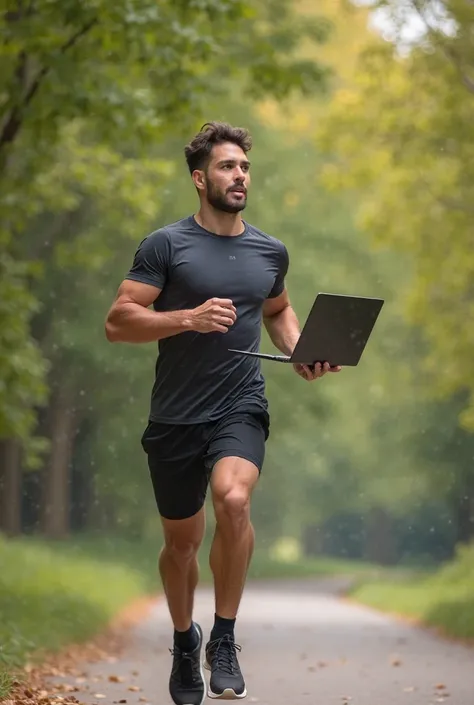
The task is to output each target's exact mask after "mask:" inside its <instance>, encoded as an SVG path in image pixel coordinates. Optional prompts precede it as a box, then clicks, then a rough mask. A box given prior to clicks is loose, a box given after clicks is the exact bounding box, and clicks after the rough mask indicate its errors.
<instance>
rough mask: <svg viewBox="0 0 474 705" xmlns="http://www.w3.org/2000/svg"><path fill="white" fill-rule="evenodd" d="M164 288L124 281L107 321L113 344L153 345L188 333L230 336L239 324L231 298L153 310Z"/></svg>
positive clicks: (107, 331) (109, 335) (107, 333)
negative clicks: (228, 331)
mask: <svg viewBox="0 0 474 705" xmlns="http://www.w3.org/2000/svg"><path fill="white" fill-rule="evenodd" d="M160 293H161V289H159V288H157V287H155V286H152V285H150V284H143V283H142V282H136V281H132V280H129V279H126V280H124V281H123V282H122V284H121V285H120V287H119V290H118V292H117V295H116V297H115V301H114V302H113V304H112V306H111V308H110V310H109V312H108V314H107V318H106V321H105V335H106V337H107V340H108V341H110V342H111V343H151V342H153V341H156V340H161V339H162V338H169V337H171V336H172V335H178V334H179V333H184V332H185V331H190V330H194V331H197V332H198V333H211V332H213V331H219V332H221V333H227V330H228V327H229V326H231V325H233V323H234V321H235V317H236V316H235V307H234V306H233V304H232V301H230V300H228V299H218V298H214V299H209V301H206V302H205V303H204V304H202V305H201V306H198V307H197V308H195V309H190V310H181V311H163V312H161V311H160V312H157V311H150V310H149V309H148V307H149V306H151V304H152V303H153V302H154V301H155V300H156V299H157V298H158V296H159V295H160Z"/></svg>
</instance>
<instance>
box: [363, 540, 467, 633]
mask: <svg viewBox="0 0 474 705" xmlns="http://www.w3.org/2000/svg"><path fill="white" fill-rule="evenodd" d="M473 581H474V545H470V546H462V547H459V548H458V550H457V554H456V558H455V560H454V561H452V562H450V563H447V564H446V565H445V566H443V567H442V568H441V569H440V570H439V571H438V572H437V573H435V574H434V575H428V576H427V577H423V578H421V579H420V578H416V579H413V578H409V579H407V580H404V581H396V582H395V581H393V579H383V580H377V581H372V580H369V581H365V580H364V579H362V580H361V581H358V585H357V587H355V588H354V590H353V591H352V596H353V597H355V598H356V599H357V600H358V601H360V602H363V603H365V604H367V605H370V606H371V607H376V608H378V609H382V610H386V611H388V612H393V613H398V614H402V615H406V616H409V617H415V618H417V619H420V620H421V621H422V622H423V623H424V624H427V625H429V626H433V627H437V628H440V629H441V630H442V632H443V633H444V634H446V635H449V636H454V637H461V638H469V639H471V638H473V637H474V600H473V596H472V585H473Z"/></svg>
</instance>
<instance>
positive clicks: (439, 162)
mask: <svg viewBox="0 0 474 705" xmlns="http://www.w3.org/2000/svg"><path fill="white" fill-rule="evenodd" d="M385 4H386V3H385ZM389 4H390V3H389ZM408 4H409V5H411V6H412V9H413V7H414V6H416V7H418V8H425V9H426V8H427V6H428V5H430V3H408ZM434 5H435V3H431V6H432V8H433V6H434ZM438 5H439V4H438ZM390 6H391V7H392V9H393V8H394V7H395V6H392V4H390ZM445 10H446V12H447V13H448V15H449V17H451V19H453V20H454V22H455V24H456V26H457V27H458V31H457V32H456V33H453V32H448V31H447V27H448V26H449V25H447V24H446V22H434V21H432V22H430V21H429V18H430V16H429V15H426V14H424V12H423V11H422V10H420V12H421V14H422V15H423V16H424V17H425V19H426V18H428V19H426V22H427V33H426V34H425V36H424V38H423V42H422V44H421V46H415V47H414V48H413V49H412V50H411V52H410V53H409V54H408V55H407V56H406V57H404V58H400V57H397V56H396V55H394V49H393V47H392V46H391V45H390V44H385V45H382V46H380V45H378V44H376V45H374V46H372V47H371V48H369V49H368V50H367V51H366V53H365V56H364V57H363V60H361V62H360V65H359V70H358V74H357V78H356V83H355V86H354V88H353V89H350V90H348V89H344V90H342V91H340V92H339V94H338V95H337V97H336V99H335V101H334V104H333V108H332V109H331V110H330V111H329V114H328V117H327V120H326V121H325V123H324V125H323V126H322V129H321V133H320V142H319V143H320V144H321V145H323V146H324V147H325V149H326V150H327V152H328V153H329V154H330V155H331V157H332V161H331V163H330V164H328V167H327V169H326V174H325V183H326V184H328V185H330V186H331V187H333V188H338V189H339V188H341V187H344V188H349V189H351V190H353V192H354V193H356V194H357V196H358V198H359V199H360V207H359V208H358V223H359V225H360V227H361V229H362V230H363V231H365V232H367V233H368V234H369V236H370V238H371V241H372V242H373V243H374V244H376V245H377V246H379V247H385V248H386V247H389V248H391V249H392V250H395V249H396V250H398V251H402V252H404V253H409V254H410V255H411V256H412V258H413V263H414V268H413V277H414V279H413V283H412V285H411V286H410V287H409V288H408V289H407V290H406V292H405V304H406V305H405V314H406V317H407V320H408V321H409V322H410V323H412V324H414V325H416V326H419V328H420V329H421V330H422V331H423V334H424V339H425V341H426V343H427V345H426V346H425V348H424V365H425V371H426V372H427V373H429V374H430V381H431V384H430V388H429V389H430V392H431V393H432V394H435V395H437V396H438V398H440V397H444V398H447V397H449V396H450V395H451V394H454V393H456V392H458V391H460V390H463V389H468V390H469V391H470V393H471V401H470V402H469V403H468V405H467V407H466V409H465V410H464V412H463V414H462V415H461V419H462V422H463V423H464V424H465V425H466V427H467V428H471V429H472V428H474V425H473V420H472V417H473V412H472V408H473V407H472V394H473V392H474V378H473V376H472V369H473V367H472V364H471V360H472V346H473V339H472V327H471V326H468V325H466V321H469V320H470V319H471V317H472V291H471V288H472V287H471V282H472V276H473V267H474V259H473V257H472V247H471V221H472V203H473V202H474V192H473V187H472V184H473V183H474V181H473V163H474V162H473V157H474V153H473V149H474V147H473V142H472V128H471V125H472V101H473V95H472V94H473V89H474V85H473V84H471V82H470V80H469V74H468V72H467V69H465V66H466V65H467V61H468V58H469V56H470V54H469V50H468V47H470V49H471V53H472V27H473V24H474V9H473V8H472V6H468V4H466V3H459V2H449V3H445ZM393 11H394V12H395V11H396V8H395V9H393ZM440 361H443V362H442V370H441V371H440Z"/></svg>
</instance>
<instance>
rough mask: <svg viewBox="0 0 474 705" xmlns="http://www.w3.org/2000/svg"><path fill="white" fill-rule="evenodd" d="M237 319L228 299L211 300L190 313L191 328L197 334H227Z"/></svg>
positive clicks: (233, 307)
mask: <svg viewBox="0 0 474 705" xmlns="http://www.w3.org/2000/svg"><path fill="white" fill-rule="evenodd" d="M236 318H237V311H236V308H235V306H234V305H233V303H232V301H231V300H230V299H218V298H215V297H214V298H212V299H209V300H208V301H205V302H204V303H203V304H201V306H198V307H197V308H195V309H193V311H192V328H193V330H195V331H198V333H212V332H213V331H219V332H220V333H227V331H228V329H229V326H232V325H233V324H234V323H235V321H236Z"/></svg>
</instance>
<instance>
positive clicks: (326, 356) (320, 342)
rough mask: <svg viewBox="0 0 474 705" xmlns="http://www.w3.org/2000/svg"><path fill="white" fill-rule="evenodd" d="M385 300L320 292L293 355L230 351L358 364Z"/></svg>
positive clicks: (304, 361) (311, 361)
mask: <svg viewBox="0 0 474 705" xmlns="http://www.w3.org/2000/svg"><path fill="white" fill-rule="evenodd" d="M383 304H384V300H383V299H377V298H369V297H364V296H346V295H344V294H326V293H319V294H318V295H317V296H316V299H315V301H314V303H313V306H312V308H311V311H310V313H309V315H308V318H307V319H306V322H305V324H304V326H303V330H302V331H301V335H300V338H299V340H298V342H297V344H296V347H295V349H294V351H293V354H292V355H290V356H288V355H271V354H268V353H260V352H251V351H250V350H235V349H232V348H231V349H229V351H230V352H233V353H238V354H240V355H251V356H253V357H260V358H263V359H265V360H274V361H276V362H291V363H300V364H304V365H308V366H310V367H314V365H315V364H316V363H318V362H320V363H321V364H323V363H324V362H329V364H330V366H331V367H336V366H338V365H341V366H343V367H351V366H354V367H355V366H356V365H357V364H358V363H359V360H360V358H361V356H362V353H363V352H364V349H365V347H366V345H367V342H368V340H369V337H370V335H371V333H372V330H373V327H374V325H375V322H376V320H377V318H378V315H379V313H380V311H381V309H382V306H383Z"/></svg>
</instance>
